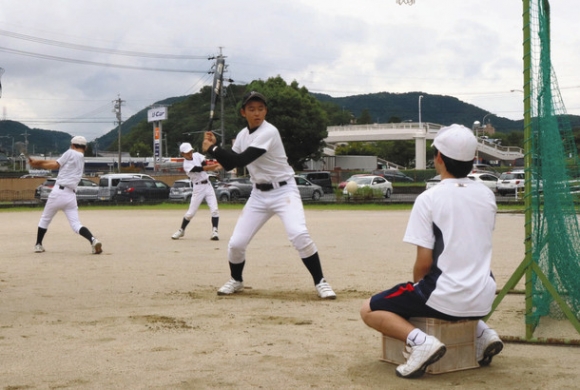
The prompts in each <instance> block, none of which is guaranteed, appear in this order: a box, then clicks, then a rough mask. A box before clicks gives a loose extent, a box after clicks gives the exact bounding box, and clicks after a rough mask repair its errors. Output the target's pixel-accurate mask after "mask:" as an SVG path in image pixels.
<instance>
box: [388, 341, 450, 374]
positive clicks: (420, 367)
mask: <svg viewBox="0 0 580 390" xmlns="http://www.w3.org/2000/svg"><path fill="white" fill-rule="evenodd" d="M407 350H409V348H407ZM445 352H447V348H446V347H445V345H444V344H443V343H442V342H441V341H439V340H437V339H436V338H435V337H433V336H430V335H427V338H426V339H425V342H424V343H423V344H421V345H415V346H414V347H410V354H409V355H408V358H407V362H406V363H405V364H401V365H400V366H398V367H397V370H396V371H397V376H400V377H403V378H419V377H420V376H423V374H424V373H425V370H426V369H427V367H428V366H429V365H431V364H433V363H435V362H436V361H437V360H439V359H441V358H442V357H443V355H445Z"/></svg>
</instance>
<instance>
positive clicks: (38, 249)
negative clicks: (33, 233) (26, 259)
mask: <svg viewBox="0 0 580 390" xmlns="http://www.w3.org/2000/svg"><path fill="white" fill-rule="evenodd" d="M34 252H36V253H42V252H44V248H43V246H42V244H36V245H35V246H34Z"/></svg>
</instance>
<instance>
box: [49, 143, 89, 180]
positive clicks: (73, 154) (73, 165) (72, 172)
mask: <svg viewBox="0 0 580 390" xmlns="http://www.w3.org/2000/svg"><path fill="white" fill-rule="evenodd" d="M56 161H57V162H58V164H59V165H60V167H59V168H58V176H57V177H56V182H55V185H57V186H63V187H67V188H70V189H71V190H76V189H77V186H78V185H79V181H81V178H82V177H83V171H84V169H85V155H84V154H83V153H81V152H77V151H76V150H72V149H69V150H67V151H66V152H64V153H63V155H62V156H60V158H59V159H58V160H56Z"/></svg>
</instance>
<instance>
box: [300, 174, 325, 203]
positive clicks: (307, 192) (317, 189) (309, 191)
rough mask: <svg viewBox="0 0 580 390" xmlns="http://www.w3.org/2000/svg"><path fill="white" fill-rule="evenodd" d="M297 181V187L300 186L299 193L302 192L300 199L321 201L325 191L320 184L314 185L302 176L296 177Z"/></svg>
mask: <svg viewBox="0 0 580 390" xmlns="http://www.w3.org/2000/svg"><path fill="white" fill-rule="evenodd" d="M294 180H296V185H297V186H298V191H300V197H301V198H302V199H304V200H310V199H311V200H320V198H321V197H322V194H324V190H323V189H322V187H321V186H319V185H318V184H314V183H312V182H310V181H308V180H306V179H305V178H303V177H302V176H294Z"/></svg>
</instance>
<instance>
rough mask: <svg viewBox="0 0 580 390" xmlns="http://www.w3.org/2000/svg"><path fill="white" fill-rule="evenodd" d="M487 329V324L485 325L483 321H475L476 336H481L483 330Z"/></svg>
mask: <svg viewBox="0 0 580 390" xmlns="http://www.w3.org/2000/svg"><path fill="white" fill-rule="evenodd" d="M486 329H489V326H487V324H486V323H485V322H483V321H482V320H479V321H477V331H476V332H477V333H476V334H477V337H481V335H483V332H484V331H485V330H486Z"/></svg>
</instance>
